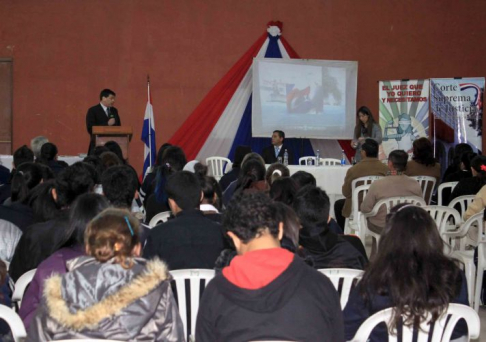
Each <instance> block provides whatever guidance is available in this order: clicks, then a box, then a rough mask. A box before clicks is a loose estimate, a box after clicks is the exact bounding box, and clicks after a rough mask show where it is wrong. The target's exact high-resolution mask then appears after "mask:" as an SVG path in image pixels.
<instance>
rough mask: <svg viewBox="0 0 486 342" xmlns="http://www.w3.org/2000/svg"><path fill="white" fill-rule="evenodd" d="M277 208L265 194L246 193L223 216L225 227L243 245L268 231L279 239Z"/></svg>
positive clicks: (229, 206) (234, 201)
mask: <svg viewBox="0 0 486 342" xmlns="http://www.w3.org/2000/svg"><path fill="white" fill-rule="evenodd" d="M278 223H279V221H278V219H277V208H276V206H275V204H274V202H273V201H272V200H271V199H270V198H269V197H268V196H267V195H265V194H264V193H263V192H251V193H244V194H241V195H238V196H236V197H234V198H233V199H232V200H231V201H230V203H229V204H228V208H226V210H225V212H224V214H223V226H224V228H225V229H226V230H228V231H230V232H232V233H233V234H235V235H236V236H237V237H238V238H239V239H240V240H241V241H242V242H243V243H245V244H246V243H248V242H250V241H251V240H253V239H254V238H256V237H259V236H260V235H261V234H262V233H263V232H265V231H267V230H268V232H269V233H270V234H271V235H272V236H273V237H275V238H277V237H278Z"/></svg>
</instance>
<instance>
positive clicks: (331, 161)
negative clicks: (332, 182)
mask: <svg viewBox="0 0 486 342" xmlns="http://www.w3.org/2000/svg"><path fill="white" fill-rule="evenodd" d="M320 161H321V165H324V166H334V165H341V160H339V159H335V158H321V160H320Z"/></svg>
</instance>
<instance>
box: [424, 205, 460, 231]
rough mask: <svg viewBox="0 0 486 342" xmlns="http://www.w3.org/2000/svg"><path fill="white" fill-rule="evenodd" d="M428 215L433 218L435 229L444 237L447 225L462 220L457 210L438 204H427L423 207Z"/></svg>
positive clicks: (458, 222) (457, 223)
mask: <svg viewBox="0 0 486 342" xmlns="http://www.w3.org/2000/svg"><path fill="white" fill-rule="evenodd" d="M424 209H425V211H427V212H428V213H429V214H430V216H432V218H433V219H434V221H435V223H436V225H437V229H438V230H439V233H440V234H441V236H442V238H443V239H444V238H445V237H444V235H443V234H444V233H445V232H446V231H447V227H448V226H450V225H454V226H456V225H459V224H460V223H461V221H462V219H461V215H460V214H459V212H458V211H457V210H456V209H454V208H450V207H444V206H439V205H428V206H425V207H424Z"/></svg>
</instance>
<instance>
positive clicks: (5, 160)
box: [0, 154, 84, 171]
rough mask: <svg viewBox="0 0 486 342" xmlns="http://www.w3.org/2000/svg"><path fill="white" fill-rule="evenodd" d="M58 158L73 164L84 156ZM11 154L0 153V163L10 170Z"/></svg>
mask: <svg viewBox="0 0 486 342" xmlns="http://www.w3.org/2000/svg"><path fill="white" fill-rule="evenodd" d="M58 159H59V160H62V161H65V162H66V163H68V165H73V164H74V163H76V162H78V161H83V159H84V158H81V157H79V156H59V157H58ZM12 162H13V156H12V155H8V154H0V165H3V166H5V167H6V168H7V169H9V170H10V171H12Z"/></svg>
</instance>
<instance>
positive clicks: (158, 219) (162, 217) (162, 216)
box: [149, 211, 171, 228]
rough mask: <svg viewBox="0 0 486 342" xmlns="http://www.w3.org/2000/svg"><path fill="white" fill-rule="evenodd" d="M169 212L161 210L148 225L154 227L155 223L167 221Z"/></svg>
mask: <svg viewBox="0 0 486 342" xmlns="http://www.w3.org/2000/svg"><path fill="white" fill-rule="evenodd" d="M170 214H171V212H170V211H163V212H161V213H158V214H157V215H155V216H154V217H152V219H151V220H150V222H149V226H150V227H151V228H153V227H155V226H156V225H158V224H160V223H162V222H167V220H168V219H169V217H170Z"/></svg>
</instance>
